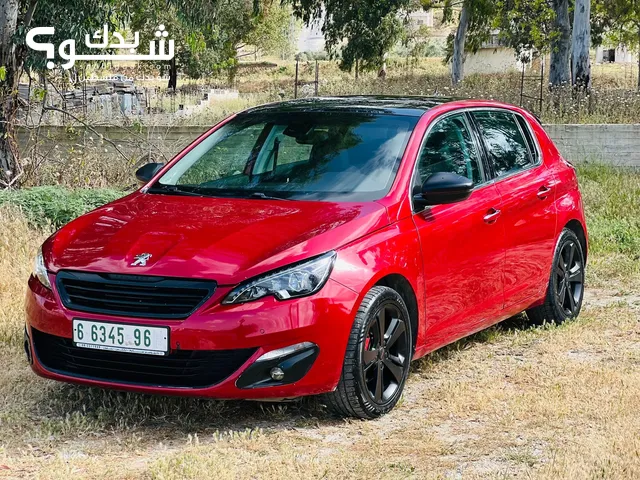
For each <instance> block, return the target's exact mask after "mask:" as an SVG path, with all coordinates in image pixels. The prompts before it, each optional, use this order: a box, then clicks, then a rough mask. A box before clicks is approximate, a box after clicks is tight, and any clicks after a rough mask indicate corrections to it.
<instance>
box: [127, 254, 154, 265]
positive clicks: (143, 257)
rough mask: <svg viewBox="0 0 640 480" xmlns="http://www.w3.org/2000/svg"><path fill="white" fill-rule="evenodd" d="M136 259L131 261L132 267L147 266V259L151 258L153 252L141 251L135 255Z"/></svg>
mask: <svg viewBox="0 0 640 480" xmlns="http://www.w3.org/2000/svg"><path fill="white" fill-rule="evenodd" d="M133 258H135V261H133V262H132V263H131V265H130V266H131V267H146V266H147V260H149V259H150V258H151V254H150V253H140V254H138V255H136V256H135V257H133Z"/></svg>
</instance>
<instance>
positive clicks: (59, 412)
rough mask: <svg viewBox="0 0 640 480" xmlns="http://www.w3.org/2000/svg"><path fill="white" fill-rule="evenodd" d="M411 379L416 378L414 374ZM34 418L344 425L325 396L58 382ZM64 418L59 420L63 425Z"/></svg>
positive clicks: (153, 426)
mask: <svg viewBox="0 0 640 480" xmlns="http://www.w3.org/2000/svg"><path fill="white" fill-rule="evenodd" d="M533 328H535V327H532V326H530V325H529V323H528V322H527V318H526V316H525V315H518V316H515V317H512V318H510V319H508V320H505V321H504V322H502V323H500V324H498V325H496V326H493V327H491V328H488V329H486V330H483V331H481V332H478V333H476V334H474V335H472V336H470V337H467V338H464V339H461V340H459V341H457V342H455V343H453V344H451V345H448V346H446V347H443V348H441V349H440V350H437V351H436V352H433V353H431V354H429V355H427V356H426V357H424V359H422V360H420V361H417V362H414V363H413V365H412V368H411V370H412V373H416V372H421V371H424V370H426V369H427V368H433V366H434V365H436V364H438V363H440V362H443V361H446V360H449V359H451V358H452V357H454V356H455V355H457V354H458V353H459V352H460V351H461V350H467V349H469V348H473V347H474V345H476V344H481V343H486V342H490V341H494V340H496V339H497V338H498V337H499V336H500V335H502V334H503V333H506V332H510V331H513V330H519V331H524V330H529V329H533ZM409 381H410V382H411V378H410V379H409ZM31 414H32V415H31V418H36V419H38V418H40V419H42V418H45V419H46V421H47V422H48V427H49V428H48V429H49V430H51V431H52V432H53V433H54V434H55V433H56V432H57V431H58V430H59V431H60V433H65V432H66V433H68V434H71V435H72V434H73V433H74V432H75V433H82V432H87V433H88V432H91V434H96V433H100V432H118V431H121V432H124V431H131V430H133V431H136V432H139V433H143V434H145V435H146V436H147V437H152V438H155V439H162V438H170V437H175V438H178V437H184V435H187V434H190V433H194V432H199V435H202V434H207V433H215V432H217V431H219V432H222V431H224V432H228V431H245V430H254V429H264V430H280V429H290V428H294V427H298V428H300V427H305V426H315V425H319V424H322V425H340V424H343V423H344V420H343V419H340V418H337V417H335V416H333V415H332V414H331V412H329V411H328V410H327V409H326V407H325V405H324V404H323V402H322V400H321V397H307V398H303V399H299V400H296V401H291V402H280V403H275V402H254V401H239V400H232V401H231V400H230V401H223V400H212V399H200V398H184V397H169V396H160V395H148V394H140V393H131V392H120V391H115V390H107V389H101V388H94V387H85V386H76V385H67V384H53V385H51V388H49V389H46V393H45V394H43V396H42V398H41V399H40V400H39V401H37V402H35V403H34V406H33V409H32V412H31ZM36 421H37V420H36ZM58 424H59V425H58Z"/></svg>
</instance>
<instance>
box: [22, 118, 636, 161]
mask: <svg viewBox="0 0 640 480" xmlns="http://www.w3.org/2000/svg"><path fill="white" fill-rule="evenodd" d="M207 128H208V127H206V126H155V127H143V128H135V127H130V128H127V127H106V126H98V127H95V128H94V129H93V130H90V129H85V128H74V129H68V128H65V127H42V128H41V129H40V131H39V132H38V131H36V130H27V129H20V130H19V134H18V143H19V144H20V146H21V147H22V150H23V154H26V155H28V154H29V153H28V152H29V151H30V147H33V146H34V145H35V144H36V138H37V139H39V140H38V142H37V151H38V153H39V155H42V154H46V152H51V153H54V152H55V154H56V155H65V154H66V152H69V151H70V150H73V151H74V152H76V154H77V152H79V151H82V150H88V151H92V152H94V153H95V154H98V155H100V156H105V159H106V158H108V157H109V156H110V155H113V154H115V155H117V156H118V157H120V158H122V155H121V154H120V153H118V150H119V151H120V152H122V153H124V154H125V155H127V156H130V157H131V160H132V161H133V162H134V163H136V162H137V160H139V159H141V158H142V157H143V156H145V157H146V156H147V155H151V157H152V158H154V159H157V160H159V161H165V160H167V159H169V158H171V157H172V156H173V155H174V154H176V153H177V152H179V151H180V150H181V149H182V148H183V147H185V146H186V145H187V144H188V143H189V142H190V141H191V140H193V139H194V138H196V137H197V136H198V135H200V134H201V133H203V132H205V131H206V130H207ZM545 130H546V131H547V132H548V133H549V136H550V137H551V138H552V139H553V141H554V142H555V143H556V145H557V146H558V149H559V150H560V152H561V153H562V155H563V156H564V157H565V158H566V159H567V160H569V161H571V162H581V161H599V162H605V163H610V164H612V165H616V166H635V167H639V168H640V124H638V125H545ZM101 136H102V137H104V138H101ZM105 139H108V141H107V140H105Z"/></svg>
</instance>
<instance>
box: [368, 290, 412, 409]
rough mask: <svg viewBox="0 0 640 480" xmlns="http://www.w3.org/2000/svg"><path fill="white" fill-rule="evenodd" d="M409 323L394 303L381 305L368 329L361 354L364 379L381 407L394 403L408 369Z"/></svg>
mask: <svg viewBox="0 0 640 480" xmlns="http://www.w3.org/2000/svg"><path fill="white" fill-rule="evenodd" d="M407 328H409V326H408V325H407V324H406V320H405V319H403V315H402V313H401V312H400V309H399V308H398V306H397V305H396V304H395V303H394V302H388V303H386V304H384V305H382V306H381V307H380V308H379V309H378V311H377V312H376V314H375V315H374V316H373V318H372V321H371V323H370V324H369V327H368V332H367V335H366V340H365V342H364V344H363V351H362V376H363V378H364V383H365V384H366V385H367V392H368V393H369V398H370V399H371V400H372V401H373V402H375V403H376V404H378V405H384V404H385V403H386V402H388V401H389V400H391V399H392V398H393V397H394V395H395V394H396V392H397V391H398V389H399V388H401V386H402V383H403V382H404V378H405V373H406V370H407V368H408V366H409V358H410V348H411V347H410V345H409V344H408V342H407V341H408V335H407V334H406V333H407Z"/></svg>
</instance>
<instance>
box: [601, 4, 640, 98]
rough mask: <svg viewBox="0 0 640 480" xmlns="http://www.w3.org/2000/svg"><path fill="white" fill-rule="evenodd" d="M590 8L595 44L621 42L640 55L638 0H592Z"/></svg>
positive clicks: (639, 83)
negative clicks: (592, 3)
mask: <svg viewBox="0 0 640 480" xmlns="http://www.w3.org/2000/svg"><path fill="white" fill-rule="evenodd" d="M592 10H593V13H592V37H594V43H595V44H600V43H606V44H608V45H611V46H618V45H620V44H622V45H626V46H628V47H629V48H631V49H632V50H634V51H636V52H637V53H638V54H639V55H640V1H637V0H594V5H593V8H592ZM638 88H640V75H639V76H638Z"/></svg>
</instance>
